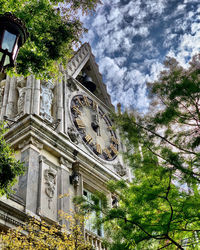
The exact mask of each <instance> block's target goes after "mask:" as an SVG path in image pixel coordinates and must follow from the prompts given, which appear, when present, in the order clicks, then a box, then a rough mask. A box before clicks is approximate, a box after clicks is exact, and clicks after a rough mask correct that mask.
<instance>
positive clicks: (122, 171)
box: [114, 163, 127, 176]
mask: <svg viewBox="0 0 200 250" xmlns="http://www.w3.org/2000/svg"><path fill="white" fill-rule="evenodd" d="M114 168H115V171H116V173H117V174H118V175H120V176H125V175H126V174H127V171H126V168H125V167H123V166H122V165H121V164H120V163H118V164H116V165H114Z"/></svg>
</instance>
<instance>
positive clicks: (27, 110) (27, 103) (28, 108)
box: [24, 75, 33, 114]
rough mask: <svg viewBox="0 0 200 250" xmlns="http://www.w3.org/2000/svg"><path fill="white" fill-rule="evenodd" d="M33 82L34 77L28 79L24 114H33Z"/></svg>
mask: <svg viewBox="0 0 200 250" xmlns="http://www.w3.org/2000/svg"><path fill="white" fill-rule="evenodd" d="M32 82H33V76H32V75H30V76H28V77H27V82H26V88H27V89H26V95H25V102H24V113H25V114H30V112H31V92H32Z"/></svg>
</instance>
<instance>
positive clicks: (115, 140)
mask: <svg viewBox="0 0 200 250" xmlns="http://www.w3.org/2000/svg"><path fill="white" fill-rule="evenodd" d="M111 140H112V141H113V142H114V143H115V144H117V145H119V142H118V140H117V139H116V138H115V137H114V136H112V137H111Z"/></svg>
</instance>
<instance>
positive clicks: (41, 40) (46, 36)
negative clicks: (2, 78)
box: [0, 0, 100, 78]
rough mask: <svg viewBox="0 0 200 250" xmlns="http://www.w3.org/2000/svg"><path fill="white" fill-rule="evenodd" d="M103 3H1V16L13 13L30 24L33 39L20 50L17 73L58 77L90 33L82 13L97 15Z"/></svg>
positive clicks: (93, 0) (21, 0)
mask: <svg viewBox="0 0 200 250" xmlns="http://www.w3.org/2000/svg"><path fill="white" fill-rule="evenodd" d="M99 2H100V1H99V0H86V1H77V0H51V1H49V0H39V1H38V0H15V1H13V0H8V1H5V0H0V14H3V13H5V12H12V13H14V14H15V15H16V16H17V17H18V18H20V19H21V20H22V21H24V23H25V24H26V27H27V29H28V32H29V39H28V40H27V42H26V43H25V44H24V46H23V47H22V48H21V49H20V52H19V55H18V58H17V66H16V68H15V69H14V71H15V72H17V73H19V74H23V75H24V76H26V75H28V74H31V73H34V74H35V75H36V76H38V77H40V76H42V77H47V78H50V77H55V75H56V74H58V69H59V63H62V64H64V65H65V64H66V62H67V59H68V58H69V57H71V56H72V53H73V46H74V45H76V44H77V43H78V42H79V41H80V37H81V35H82V34H83V32H85V31H86V30H85V29H84V28H83V25H82V23H81V21H80V17H79V16H80V15H78V14H80V12H81V11H82V13H83V14H85V13H86V14H87V13H88V12H93V11H94V9H95V8H96V6H97V4H98V3H99Z"/></svg>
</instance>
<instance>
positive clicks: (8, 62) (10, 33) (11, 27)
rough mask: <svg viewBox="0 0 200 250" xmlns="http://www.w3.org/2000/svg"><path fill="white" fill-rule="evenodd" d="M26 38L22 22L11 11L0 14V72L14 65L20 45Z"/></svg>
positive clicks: (26, 34)
mask: <svg viewBox="0 0 200 250" xmlns="http://www.w3.org/2000/svg"><path fill="white" fill-rule="evenodd" d="M27 38H28V32H27V29H26V27H25V25H24V23H23V22H22V21H21V20H20V19H19V18H17V17H16V16H15V15H14V14H12V13H5V14H3V15H0V72H3V71H4V70H5V68H7V67H14V63H15V61H16V58H17V54H18V52H19V49H20V47H21V46H22V45H23V44H24V43H25V41H26V39H27Z"/></svg>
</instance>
